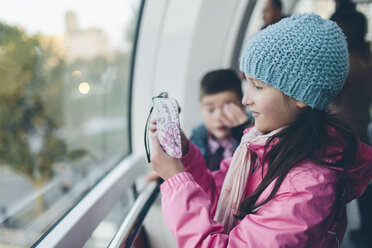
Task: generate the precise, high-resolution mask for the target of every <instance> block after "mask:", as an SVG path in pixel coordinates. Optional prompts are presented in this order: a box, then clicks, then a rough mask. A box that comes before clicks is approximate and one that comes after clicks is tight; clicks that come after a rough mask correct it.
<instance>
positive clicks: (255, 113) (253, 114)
mask: <svg viewBox="0 0 372 248" xmlns="http://www.w3.org/2000/svg"><path fill="white" fill-rule="evenodd" d="M251 113H252V116H253V117H254V118H256V117H257V116H258V115H259V113H258V112H254V111H251Z"/></svg>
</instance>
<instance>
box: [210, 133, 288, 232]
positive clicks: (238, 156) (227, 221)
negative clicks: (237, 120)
mask: <svg viewBox="0 0 372 248" xmlns="http://www.w3.org/2000/svg"><path fill="white" fill-rule="evenodd" d="M280 130H282V129H281V128H280V129H277V130H274V131H272V132H270V133H268V134H263V133H262V132H260V131H258V130H257V129H256V127H252V128H251V129H250V130H249V131H248V132H247V133H246V134H244V135H243V137H242V139H241V142H240V145H239V146H238V148H237V149H236V151H235V153H234V155H233V157H232V160H231V163H230V167H229V169H228V171H227V174H226V177H225V180H224V182H223V185H222V189H221V194H220V198H219V199H218V203H217V209H216V213H215V215H214V220H216V221H218V222H220V223H221V224H222V225H223V226H224V232H225V233H229V232H230V231H231V229H232V228H233V227H234V226H235V224H236V223H235V221H236V219H235V218H234V215H236V214H237V213H238V208H239V206H240V203H241V202H242V200H243V197H244V192H245V191H246V186H247V182H248V180H249V177H250V174H251V173H250V172H251V170H252V169H253V166H252V165H251V155H250V152H249V149H248V145H249V144H254V145H265V144H266V141H267V139H268V138H270V137H271V136H272V135H274V134H276V133H278V132H279V131H280ZM256 162H257V163H259V161H258V158H257V160H256Z"/></svg>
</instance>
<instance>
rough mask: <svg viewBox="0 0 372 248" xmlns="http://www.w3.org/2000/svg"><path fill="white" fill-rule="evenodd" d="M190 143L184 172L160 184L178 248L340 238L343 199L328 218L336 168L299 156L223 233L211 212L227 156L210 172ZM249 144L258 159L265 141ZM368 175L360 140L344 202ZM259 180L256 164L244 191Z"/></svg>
mask: <svg viewBox="0 0 372 248" xmlns="http://www.w3.org/2000/svg"><path fill="white" fill-rule="evenodd" d="M338 139H340V137H338ZM336 143H337V140H336ZM189 146H190V150H189V152H188V153H187V154H186V155H185V157H183V158H182V162H183V163H184V165H185V168H186V172H182V173H179V174H177V175H175V176H173V177H172V178H169V179H168V180H166V181H165V182H164V183H163V184H162V185H161V188H160V189H161V193H162V208H163V212H164V216H165V220H166V222H167V224H168V226H169V227H170V229H171V231H172V233H173V236H174V237H175V239H176V243H177V245H178V247H186V248H193V247H217V248H219V247H254V248H258V247H265V248H267V247H275V248H277V247H327V248H331V247H337V246H338V245H337V242H338V241H340V242H341V240H342V238H343V235H344V233H345V229H346V225H347V220H346V208H345V204H343V205H342V206H341V212H340V216H339V217H338V218H337V221H336V222H334V221H333V220H334V218H332V217H329V216H332V213H333V212H332V211H331V210H332V208H333V205H334V202H335V187H336V182H337V174H338V173H337V171H338V170H339V169H337V168H329V167H325V166H321V165H316V164H314V163H313V162H312V161H309V160H305V161H303V162H302V163H300V164H299V165H298V166H296V167H295V168H294V169H292V170H291V171H290V172H289V174H288V175H287V177H286V178H285V180H284V181H283V183H282V185H281V186H280V188H279V190H278V192H277V193H276V195H275V196H274V198H273V199H272V200H270V201H269V202H268V203H267V204H265V205H264V206H262V207H261V208H260V209H259V210H258V211H257V213H256V214H249V215H247V216H246V217H245V218H244V219H242V220H241V221H240V223H238V224H237V225H236V226H235V227H234V228H233V229H232V230H231V232H230V233H229V234H224V233H223V227H222V225H221V224H220V223H218V222H216V221H214V220H213V216H214V213H215V211H216V207H217V201H218V197H219V194H220V191H221V188H222V183H223V180H224V178H225V175H226V172H227V170H228V168H229V164H230V161H231V158H230V159H226V160H224V161H222V163H221V169H220V170H219V171H214V172H210V171H209V170H207V169H206V167H205V164H204V160H203V157H202V155H201V153H200V151H199V150H198V148H197V147H195V146H194V145H192V144H191V143H190V142H189ZM248 149H250V150H251V151H252V152H254V153H256V154H257V155H258V156H259V157H260V161H262V156H263V151H264V147H263V146H252V145H250V146H249V148H248ZM333 149H339V148H337V147H336V146H335V147H332V148H330V149H329V151H330V152H332V151H334V150H333ZM266 166H267V165H266ZM266 166H264V168H265V169H264V170H266ZM264 173H265V171H264ZM371 179H372V148H371V147H369V146H367V145H365V144H363V143H361V142H360V143H359V144H358V153H357V159H356V163H355V165H354V166H353V167H352V169H350V170H349V171H348V172H347V184H348V192H347V195H346V199H345V201H346V202H350V201H351V200H353V199H355V198H357V197H359V196H360V195H362V193H363V192H364V190H365V189H366V187H367V185H368V183H369V182H370V181H371ZM261 180H262V171H261V169H257V170H256V171H254V172H253V174H252V176H251V179H250V180H249V182H248V186H247V189H246V191H247V192H246V193H247V194H250V193H252V192H253V191H254V189H255V188H256V187H257V186H258V184H259V183H260V182H261ZM273 185H274V182H273V183H272V184H271V185H270V186H269V187H268V188H267V189H266V190H265V191H264V192H263V194H262V195H261V196H260V198H259V199H258V201H262V200H264V199H266V198H267V197H268V195H269V194H270V192H271V191H272V188H273ZM328 217H329V218H328ZM336 236H337V237H336Z"/></svg>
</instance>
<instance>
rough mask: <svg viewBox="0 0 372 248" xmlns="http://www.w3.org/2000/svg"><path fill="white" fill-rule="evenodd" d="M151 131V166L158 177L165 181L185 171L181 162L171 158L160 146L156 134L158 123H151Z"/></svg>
mask: <svg viewBox="0 0 372 248" xmlns="http://www.w3.org/2000/svg"><path fill="white" fill-rule="evenodd" d="M150 131H151V132H150V138H151V144H152V150H151V166H152V168H153V169H154V170H155V171H156V173H158V175H159V176H160V177H161V178H163V179H164V180H167V179H168V178H171V177H172V176H174V175H176V174H178V173H180V172H183V171H185V167H184V166H183V164H182V162H181V160H180V159H178V158H173V157H171V156H169V155H168V154H167V153H165V152H164V151H163V148H162V147H161V146H160V143H159V140H158V137H157V132H156V121H151V124H150Z"/></svg>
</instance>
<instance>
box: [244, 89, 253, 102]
mask: <svg viewBox="0 0 372 248" xmlns="http://www.w3.org/2000/svg"><path fill="white" fill-rule="evenodd" d="M250 87H251V86H248V89H247V90H246V91H245V93H244V96H243V99H242V104H243V105H244V106H249V105H252V104H253V98H252V94H251V92H250V90H249V88H250Z"/></svg>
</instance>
